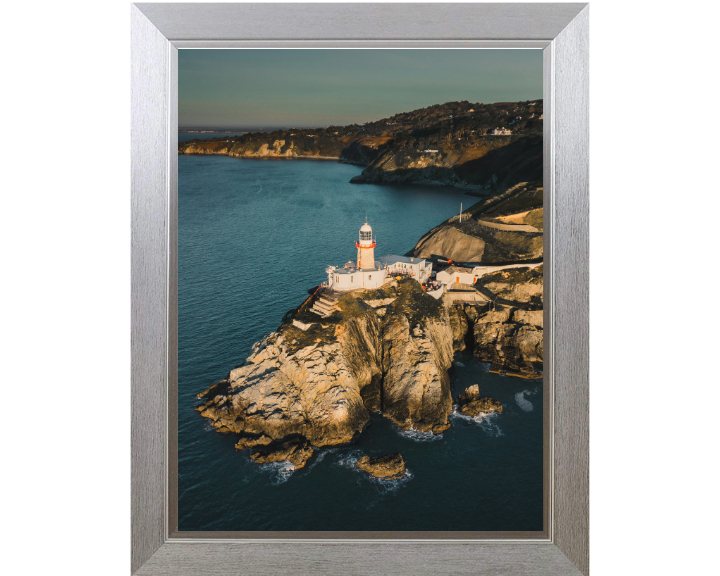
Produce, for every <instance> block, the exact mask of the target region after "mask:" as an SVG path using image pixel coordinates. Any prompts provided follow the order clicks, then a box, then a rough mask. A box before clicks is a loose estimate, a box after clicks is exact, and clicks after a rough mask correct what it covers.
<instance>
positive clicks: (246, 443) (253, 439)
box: [235, 434, 273, 450]
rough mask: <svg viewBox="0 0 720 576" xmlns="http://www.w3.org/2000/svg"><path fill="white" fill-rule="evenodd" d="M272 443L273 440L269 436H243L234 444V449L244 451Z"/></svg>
mask: <svg viewBox="0 0 720 576" xmlns="http://www.w3.org/2000/svg"><path fill="white" fill-rule="evenodd" d="M272 443H273V439H272V438H270V436H265V434H263V435H262V436H243V437H242V438H240V440H238V441H237V443H236V444H235V448H237V449H238V450H245V449H246V448H255V447H257V446H267V445H269V444H272Z"/></svg>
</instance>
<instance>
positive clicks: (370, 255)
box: [355, 222, 375, 268]
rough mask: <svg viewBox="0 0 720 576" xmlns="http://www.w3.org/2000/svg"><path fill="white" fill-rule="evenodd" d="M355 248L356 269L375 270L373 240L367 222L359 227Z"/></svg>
mask: <svg viewBox="0 0 720 576" xmlns="http://www.w3.org/2000/svg"><path fill="white" fill-rule="evenodd" d="M355 246H357V251H358V255H357V266H358V268H375V239H374V238H373V233H372V228H371V227H370V224H368V223H367V222H365V224H363V225H362V226H361V227H360V239H359V240H358V241H357V242H355Z"/></svg>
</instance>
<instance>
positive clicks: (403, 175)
mask: <svg viewBox="0 0 720 576" xmlns="http://www.w3.org/2000/svg"><path fill="white" fill-rule="evenodd" d="M542 116H543V102H542V100H535V101H529V102H501V103H496V104H480V103H475V104H472V103H470V102H467V101H462V102H447V103H445V104H437V105H434V106H430V107H428V108H422V109H420V110H413V111H412V112H403V113H401V114H396V115H394V116H391V117H390V118H383V119H381V120H378V121H376V122H368V123H367V124H363V125H362V126H361V125H358V124H351V125H349V126H329V127H328V128H311V129H307V128H305V129H294V128H291V129H288V130H275V131H272V132H252V133H248V134H243V135H242V136H236V137H218V138H211V139H196V140H190V141H189V142H183V143H181V144H179V146H178V153H179V154H223V155H227V156H233V157H237V158H331V159H338V160H340V161H342V162H348V163H352V164H358V165H361V166H365V167H366V168H365V170H363V172H362V174H360V175H359V176H357V177H355V178H353V180H352V181H353V182H357V183H365V182H393V183H411V182H421V183H435V184H444V185H451V186H470V187H474V188H477V189H478V190H480V191H482V192H484V193H485V192H486V193H494V192H500V191H503V190H506V189H508V188H509V187H512V186H514V185H515V184H518V183H519V182H530V181H533V180H540V179H542ZM495 132H499V133H500V134H495Z"/></svg>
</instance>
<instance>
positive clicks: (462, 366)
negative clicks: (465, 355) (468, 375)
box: [453, 360, 465, 368]
mask: <svg viewBox="0 0 720 576" xmlns="http://www.w3.org/2000/svg"><path fill="white" fill-rule="evenodd" d="M453 364H454V365H455V366H459V367H460V368H465V364H463V363H462V362H460V361H459V360H455V362H453Z"/></svg>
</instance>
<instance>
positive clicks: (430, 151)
mask: <svg viewBox="0 0 720 576" xmlns="http://www.w3.org/2000/svg"><path fill="white" fill-rule="evenodd" d="M423 152H428V153H429V154H434V153H435V152H437V150H423Z"/></svg>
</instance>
